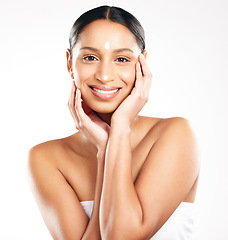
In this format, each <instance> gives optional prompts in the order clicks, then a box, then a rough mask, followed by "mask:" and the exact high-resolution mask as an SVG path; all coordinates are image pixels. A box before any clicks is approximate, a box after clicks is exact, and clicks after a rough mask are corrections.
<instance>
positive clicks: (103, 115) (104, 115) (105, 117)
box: [97, 112, 113, 126]
mask: <svg viewBox="0 0 228 240" xmlns="http://www.w3.org/2000/svg"><path fill="white" fill-rule="evenodd" d="M112 114H113V113H98V112H97V115H98V116H99V117H100V118H101V119H102V120H103V121H104V122H106V123H107V124H108V125H109V126H110V124H111V118H112Z"/></svg>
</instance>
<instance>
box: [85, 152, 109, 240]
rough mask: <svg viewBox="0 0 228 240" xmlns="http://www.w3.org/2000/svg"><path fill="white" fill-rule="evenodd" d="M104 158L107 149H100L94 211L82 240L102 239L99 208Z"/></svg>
mask: <svg viewBox="0 0 228 240" xmlns="http://www.w3.org/2000/svg"><path fill="white" fill-rule="evenodd" d="M104 159H105V151H100V152H99V153H98V154H97V162H98V166H97V179H96V189H95V196H94V207H93V212H92V215H91V218H90V221H89V223H88V226H87V228H86V231H85V233H84V235H83V237H82V240H87V239H88V240H98V239H101V235H100V224H99V210H100V200H101V191H102V184H103V175H104Z"/></svg>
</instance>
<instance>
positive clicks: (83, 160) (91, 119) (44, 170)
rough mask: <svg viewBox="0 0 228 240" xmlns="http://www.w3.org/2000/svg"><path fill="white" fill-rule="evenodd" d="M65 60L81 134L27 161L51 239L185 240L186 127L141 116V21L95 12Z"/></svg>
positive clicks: (76, 32) (193, 157) (145, 80)
mask: <svg viewBox="0 0 228 240" xmlns="http://www.w3.org/2000/svg"><path fill="white" fill-rule="evenodd" d="M66 55H67V67H68V71H69V73H70V76H71V77H72V79H73V83H72V91H71V95H70V99H69V104H68V105H69V109H70V112H71V114H72V117H73V119H74V122H75V125H76V128H77V129H78V132H76V133H75V134H73V135H72V136H70V137H67V138H64V139H59V140H55V141H49V142H46V143H42V144H40V145H37V146H35V147H33V148H32V149H31V151H30V157H29V169H30V176H31V186H32V191H33V193H34V196H35V198H36V201H37V204H38V206H39V208H40V211H41V214H42V216H43V219H44V221H45V223H46V225H47V227H48V229H49V231H50V233H51V235H52V237H53V239H64V240H71V239H72V240H73V239H74V240H77V239H108V240H111V239H115V240H120V239H124V240H130V239H136V240H139V239H150V238H151V239H159V240H164V239H169V240H170V239H175V240H177V239H189V238H190V235H191V230H192V208H193V202H194V199H195V194H196V188H197V179H198V174H199V165H198V159H197V153H196V144H195V139H194V134H193V132H192V130H191V128H190V126H189V123H188V121H187V120H186V119H184V118H180V117H176V118H170V119H161V118H149V117H142V116H138V113H139V112H140V110H141V109H142V108H143V106H144V105H145V103H146V102H147V100H148V95H149V89H150V85H151V77H152V76H151V73H150V70H149V68H148V66H147V63H146V56H147V52H146V50H145V42H144V31H143V28H142V26H141V25H140V23H139V22H138V20H137V19H135V17H134V16H132V15H131V14H130V13H128V12H126V11H124V10H123V9H121V8H116V7H108V6H102V7H98V8H95V9H92V10H90V11H88V12H86V13H84V14H83V15H82V16H81V17H80V18H79V19H78V20H77V21H76V22H75V23H74V25H73V27H72V30H71V34H70V49H68V50H67V53H66ZM91 212H92V214H91ZM168 219H169V220H168ZM167 220H168V221H167Z"/></svg>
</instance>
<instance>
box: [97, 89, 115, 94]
mask: <svg viewBox="0 0 228 240" xmlns="http://www.w3.org/2000/svg"><path fill="white" fill-rule="evenodd" d="M93 90H94V91H96V92H99V93H102V94H112V93H116V92H117V91H118V90H119V89H118V88H117V89H115V90H109V91H104V90H100V89H96V88H93Z"/></svg>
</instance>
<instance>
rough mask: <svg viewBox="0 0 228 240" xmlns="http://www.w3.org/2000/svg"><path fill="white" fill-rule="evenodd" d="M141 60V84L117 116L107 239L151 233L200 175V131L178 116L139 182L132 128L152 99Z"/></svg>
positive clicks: (107, 190) (107, 192) (166, 126)
mask: <svg viewBox="0 0 228 240" xmlns="http://www.w3.org/2000/svg"><path fill="white" fill-rule="evenodd" d="M140 62H141V65H142V75H140V73H139V70H140V69H139V68H137V69H136V71H137V80H136V88H135V89H134V90H133V91H132V94H131V95H130V96H129V97H128V98H127V99H126V102H127V104H126V105H125V103H126V102H123V103H122V106H121V105H120V107H119V109H117V110H116V112H115V113H114V115H113V118H112V124H111V130H110V135H109V142H108V147H107V153H106V159H105V171H104V180H103V189H102V197H101V210H100V215H101V217H100V225H101V235H102V239H132V240H133V239H135V240H139V239H149V238H150V237H152V236H153V235H154V234H155V233H156V232H157V230H158V229H159V228H160V227H161V226H162V225H163V224H164V223H165V221H166V220H167V219H168V218H169V217H170V215H171V214H172V213H173V211H174V210H175V209H176V208H177V207H178V205H179V204H180V203H181V202H182V201H183V200H184V199H185V197H186V195H187V194H188V192H189V191H190V189H191V187H192V185H193V183H194V181H195V179H196V177H197V175H198V165H197V156H196V151H195V149H196V147H195V140H194V135H193V133H192V131H191V128H190V127H189V124H188V122H187V121H186V120H185V119H183V118H174V119H171V120H169V121H168V120H167V121H163V122H162V123H161V126H162V127H163V131H162V133H161V134H160V136H159V138H158V139H157V141H156V142H155V143H154V144H153V146H151V149H150V152H149V154H148V156H147V158H146V160H145V163H144V165H143V167H142V169H141V171H140V174H139V175H138V177H137V180H136V182H135V184H134V182H133V179H132V173H131V171H132V169H131V162H132V156H131V142H130V130H129V129H130V124H131V122H132V119H133V118H134V116H136V115H137V112H138V110H140V107H141V108H142V106H143V105H144V104H145V102H146V101H147V99H146V96H147V95H148V92H147V90H146V89H148V83H146V81H147V79H146V78H150V76H149V77H148V75H149V73H148V69H147V68H146V66H145V62H144V60H143V59H142V58H141V59H140ZM139 80H140V83H139ZM143 81H144V83H143ZM140 93H141V94H140ZM134 95H135V96H134ZM124 105H125V106H124ZM140 105H141V106H140ZM135 106H137V107H138V110H136V107H135ZM121 108H122V109H121ZM124 110H125V112H124ZM124 113H125V114H124Z"/></svg>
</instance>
